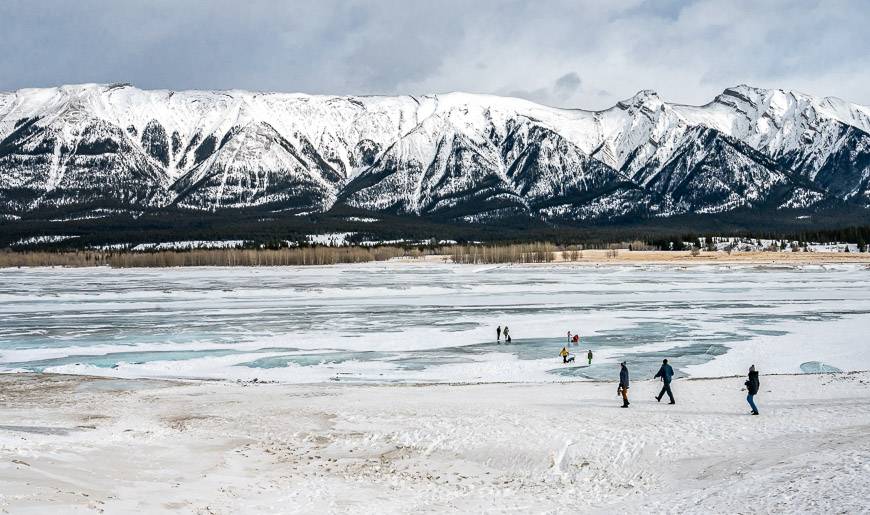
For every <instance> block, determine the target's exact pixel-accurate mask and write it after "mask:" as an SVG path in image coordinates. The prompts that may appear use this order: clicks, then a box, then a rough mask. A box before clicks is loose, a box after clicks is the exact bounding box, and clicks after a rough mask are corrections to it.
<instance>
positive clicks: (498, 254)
mask: <svg viewBox="0 0 870 515" xmlns="http://www.w3.org/2000/svg"><path fill="white" fill-rule="evenodd" d="M557 250H559V249H558V248H557V247H556V246H555V245H553V244H550V243H529V244H516V245H453V246H450V247H446V248H441V249H440V250H439V251H438V253H439V254H442V255H446V256H450V260H451V261H452V262H454V263H462V264H495V263H550V262H552V261H554V260H555V252H556V251H557Z"/></svg>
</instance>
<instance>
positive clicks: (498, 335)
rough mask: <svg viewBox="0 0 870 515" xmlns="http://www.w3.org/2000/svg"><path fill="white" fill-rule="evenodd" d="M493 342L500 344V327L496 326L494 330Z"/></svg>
mask: <svg viewBox="0 0 870 515" xmlns="http://www.w3.org/2000/svg"><path fill="white" fill-rule="evenodd" d="M495 341H496V343H501V326H498V327H496V329H495Z"/></svg>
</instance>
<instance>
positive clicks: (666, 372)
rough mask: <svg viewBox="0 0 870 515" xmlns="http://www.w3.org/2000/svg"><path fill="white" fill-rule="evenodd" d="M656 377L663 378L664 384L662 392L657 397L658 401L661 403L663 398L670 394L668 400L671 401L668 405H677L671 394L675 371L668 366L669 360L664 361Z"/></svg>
mask: <svg viewBox="0 0 870 515" xmlns="http://www.w3.org/2000/svg"><path fill="white" fill-rule="evenodd" d="M655 377H661V378H662V382H663V383H664V385H663V386H662V391H661V392H659V394H658V395H657V396H656V400H657V401H658V402H661V401H662V397H664V396H665V394H668V398H669V399H670V400H671V402H669V403H668V404H676V402H674V394H673V393H671V379H672V378H673V377H674V369H673V368H671V366H670V365H668V360H666V359H665V360H662V366H661V368H659V371H658V372H656V375H655ZM655 377H654V378H655Z"/></svg>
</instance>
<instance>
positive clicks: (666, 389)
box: [616, 359, 761, 415]
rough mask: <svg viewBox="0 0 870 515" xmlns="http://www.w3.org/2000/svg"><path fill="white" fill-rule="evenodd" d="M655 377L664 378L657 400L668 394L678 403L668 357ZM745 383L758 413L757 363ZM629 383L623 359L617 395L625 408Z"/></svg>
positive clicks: (758, 383)
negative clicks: (756, 401)
mask: <svg viewBox="0 0 870 515" xmlns="http://www.w3.org/2000/svg"><path fill="white" fill-rule="evenodd" d="M653 377H654V378H655V379H658V378H661V380H662V391H660V392H659V394H658V395H656V401H658V402H661V401H662V398H663V397H664V396H665V395H667V396H668V399H669V400H670V402H669V403H668V404H676V401H675V400H674V394H673V392H672V391H671V380H672V379H673V378H674V369H673V367H671V366H670V365H669V364H668V360H667V359H665V360H662V366H661V367H660V368H659V371H658V372H656V375H655V376H653ZM743 384H744V386H746V391H747V395H746V402H747V403H749V407H750V408H752V411H751V414H752V415H758V408H757V407H756V406H755V396H756V395H758V389H759V388H760V386H761V382H760V381H759V380H758V371H756V370H755V365H752V366H751V367H749V377H748V378H747V379H746V382H744V383H743ZM628 385H629V381H628V366H626V364H625V361H623V362H622V363H621V364H620V369H619V386H617V387H616V395H621V396H622V407H623V408H627V407H628V406H629V405H630V404H631V403H630V402H628Z"/></svg>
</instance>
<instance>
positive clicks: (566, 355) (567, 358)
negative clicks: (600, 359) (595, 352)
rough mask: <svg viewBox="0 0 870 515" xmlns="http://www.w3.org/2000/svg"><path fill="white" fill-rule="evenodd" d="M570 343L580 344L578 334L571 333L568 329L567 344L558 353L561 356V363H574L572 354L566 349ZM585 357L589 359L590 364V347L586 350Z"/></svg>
mask: <svg viewBox="0 0 870 515" xmlns="http://www.w3.org/2000/svg"><path fill="white" fill-rule="evenodd" d="M571 345H575V346H579V345H580V335H579V334H571V331H568V345H566V346H564V347H562V350H561V351H560V352H559V355H560V356H562V363H574V356H573V355H572V354H571V351H569V350H568V347H570V346H571ZM586 359H587V360H588V361H589V364H590V365H591V364H592V349H588V350H587V351H586Z"/></svg>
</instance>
